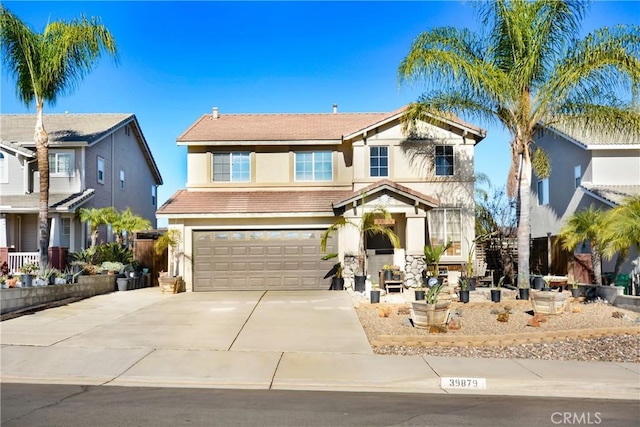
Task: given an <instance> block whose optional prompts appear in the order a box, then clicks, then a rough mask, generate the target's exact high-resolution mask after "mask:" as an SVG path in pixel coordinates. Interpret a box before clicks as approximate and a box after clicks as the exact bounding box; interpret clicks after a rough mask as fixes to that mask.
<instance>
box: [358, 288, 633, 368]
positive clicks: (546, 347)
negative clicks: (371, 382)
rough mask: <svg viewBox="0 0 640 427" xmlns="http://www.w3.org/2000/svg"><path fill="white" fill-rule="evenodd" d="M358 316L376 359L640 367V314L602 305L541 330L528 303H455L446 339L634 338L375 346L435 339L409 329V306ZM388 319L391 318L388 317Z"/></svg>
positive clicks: (363, 306)
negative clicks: (455, 326)
mask: <svg viewBox="0 0 640 427" xmlns="http://www.w3.org/2000/svg"><path fill="white" fill-rule="evenodd" d="M355 305H356V312H357V314H358V317H359V318H360V322H361V323H362V326H363V328H364V331H365V332H366V334H367V337H368V339H369V342H372V343H374V344H373V345H372V347H373V350H374V352H375V353H376V354H395V355H432V356H456V357H482V358H520V359H544V360H581V361H607V362H633V363H640V335H639V334H638V333H637V332H640V313H636V312H633V311H630V310H624V309H621V308H618V307H614V306H611V305H610V304H607V303H605V302H603V301H596V302H590V303H584V302H577V301H575V302H570V303H569V304H568V305H567V310H566V311H565V312H564V313H562V314H560V315H556V316H547V319H548V320H547V321H546V322H543V323H541V326H540V327H532V326H527V323H528V322H529V321H530V320H531V319H532V317H533V311H532V310H531V303H530V302H528V301H517V300H512V301H505V302H504V303H490V302H489V303H470V304H461V303H458V302H454V303H452V305H451V311H452V313H454V315H459V320H460V326H461V327H460V329H459V330H450V329H449V330H446V335H447V338H449V337H451V338H453V337H454V336H476V335H477V336H485V335H493V336H496V339H500V337H501V336H503V335H505V334H522V336H526V335H527V334H530V333H536V332H537V333H539V332H542V331H567V330H581V331H583V332H588V331H593V330H599V329H600V328H631V330H632V331H635V332H636V333H635V334H619V335H612V336H604V337H590V338H565V339H557V340H554V341H552V342H537V343H528V344H514V345H495V346H464V347H442V346H419V345H418V346H416V345H396V344H390V345H375V342H376V341H378V342H379V341H381V340H380V339H379V337H381V336H425V335H426V336H434V335H438V334H435V333H431V332H430V331H429V330H428V329H422V328H415V327H413V326H411V324H410V321H409V318H410V315H409V307H410V304H408V303H404V304H368V303H356V304H355ZM505 310H508V311H509V313H510V314H509V320H508V321H507V322H499V321H498V320H497V317H498V316H497V312H504V311H505ZM385 316H387V317H385Z"/></svg>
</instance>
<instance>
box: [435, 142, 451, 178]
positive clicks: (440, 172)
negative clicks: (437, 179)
mask: <svg viewBox="0 0 640 427" xmlns="http://www.w3.org/2000/svg"><path fill="white" fill-rule="evenodd" d="M451 175H453V147H452V146H451V145H436V176H451Z"/></svg>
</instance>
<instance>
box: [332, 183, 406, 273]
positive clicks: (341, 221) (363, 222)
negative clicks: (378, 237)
mask: <svg viewBox="0 0 640 427" xmlns="http://www.w3.org/2000/svg"><path fill="white" fill-rule="evenodd" d="M364 204H365V197H364V194H363V195H362V204H361V206H360V218H359V221H353V220H351V219H348V218H345V217H344V216H340V217H338V219H337V220H336V222H335V223H333V224H332V225H331V226H330V227H329V228H328V229H327V230H326V231H325V232H324V233H322V237H321V239H320V249H321V250H322V252H326V250H327V241H328V239H329V238H330V237H331V236H332V235H333V233H334V232H336V231H338V230H339V229H342V228H346V227H354V228H355V229H357V230H358V234H359V236H360V238H359V241H358V271H359V273H360V274H361V275H366V274H367V272H366V269H365V258H366V255H367V253H366V248H365V238H366V236H367V235H375V234H383V235H385V236H387V237H388V238H389V240H390V241H391V244H392V245H393V247H394V248H399V247H400V239H399V238H398V236H397V235H396V234H395V233H394V232H393V230H391V229H390V228H389V227H387V226H386V225H384V224H379V223H378V222H377V221H376V219H383V220H387V221H388V220H390V219H391V213H389V211H387V210H386V209H385V208H383V207H382V206H376V207H375V208H373V209H371V210H368V211H365V208H364ZM383 222H384V221H383Z"/></svg>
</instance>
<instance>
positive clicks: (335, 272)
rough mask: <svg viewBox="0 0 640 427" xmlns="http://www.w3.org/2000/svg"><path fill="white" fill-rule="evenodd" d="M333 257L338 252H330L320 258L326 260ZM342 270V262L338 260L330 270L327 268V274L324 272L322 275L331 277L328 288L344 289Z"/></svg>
mask: <svg viewBox="0 0 640 427" xmlns="http://www.w3.org/2000/svg"><path fill="white" fill-rule="evenodd" d="M333 258H338V254H337V253H331V254H328V255H325V256H323V257H322V260H323V261H326V260H329V259H333ZM343 271H344V267H343V266H342V263H341V262H340V261H338V262H337V263H335V264H333V267H331V270H329V271H328V272H327V274H325V276H324V278H325V279H327V278H329V277H331V287H330V288H329V289H330V290H332V291H342V290H344V277H342V272H343Z"/></svg>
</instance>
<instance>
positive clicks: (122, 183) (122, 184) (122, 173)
mask: <svg viewBox="0 0 640 427" xmlns="http://www.w3.org/2000/svg"><path fill="white" fill-rule="evenodd" d="M120 189H121V190H124V171H122V170H121V171H120Z"/></svg>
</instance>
